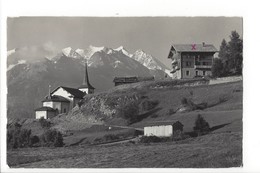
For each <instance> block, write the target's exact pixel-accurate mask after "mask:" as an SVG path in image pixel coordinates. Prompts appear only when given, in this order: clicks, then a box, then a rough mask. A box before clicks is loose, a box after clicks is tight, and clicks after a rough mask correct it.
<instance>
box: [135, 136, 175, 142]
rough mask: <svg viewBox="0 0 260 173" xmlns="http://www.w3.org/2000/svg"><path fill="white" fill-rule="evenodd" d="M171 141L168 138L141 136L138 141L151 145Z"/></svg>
mask: <svg viewBox="0 0 260 173" xmlns="http://www.w3.org/2000/svg"><path fill="white" fill-rule="evenodd" d="M168 141H171V138H170V137H157V136H142V137H141V139H140V142H141V143H152V142H155V143H156V142H168Z"/></svg>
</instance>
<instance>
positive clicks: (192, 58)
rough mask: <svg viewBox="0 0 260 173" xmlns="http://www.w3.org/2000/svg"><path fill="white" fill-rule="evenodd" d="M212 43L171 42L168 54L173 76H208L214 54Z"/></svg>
mask: <svg viewBox="0 0 260 173" xmlns="http://www.w3.org/2000/svg"><path fill="white" fill-rule="evenodd" d="M216 52H217V49H216V48H215V47H214V46H213V45H212V44H205V43H202V44H173V45H171V49H170V52H169V55H168V58H169V59H172V67H173V70H172V72H171V73H173V78H176V79H190V78H194V77H199V76H201V77H202V76H210V75H211V67H212V62H213V57H214V54H215V53H216Z"/></svg>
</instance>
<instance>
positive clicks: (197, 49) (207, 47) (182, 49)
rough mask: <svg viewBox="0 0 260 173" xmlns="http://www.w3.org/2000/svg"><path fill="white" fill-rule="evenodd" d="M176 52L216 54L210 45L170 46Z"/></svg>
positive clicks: (215, 50)
mask: <svg viewBox="0 0 260 173" xmlns="http://www.w3.org/2000/svg"><path fill="white" fill-rule="evenodd" d="M172 47H173V48H174V49H175V50H176V51H177V52H214V53H215V52H217V51H218V50H217V49H216V48H215V46H214V45H212V44H172Z"/></svg>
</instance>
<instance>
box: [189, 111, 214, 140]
mask: <svg viewBox="0 0 260 173" xmlns="http://www.w3.org/2000/svg"><path fill="white" fill-rule="evenodd" d="M193 130H194V131H195V132H196V133H197V135H198V136H200V135H203V134H207V133H208V132H209V131H210V127H209V123H208V122H207V121H206V120H205V119H204V118H203V117H202V116H201V115H200V114H198V116H197V119H196V121H195V126H194V127H193Z"/></svg>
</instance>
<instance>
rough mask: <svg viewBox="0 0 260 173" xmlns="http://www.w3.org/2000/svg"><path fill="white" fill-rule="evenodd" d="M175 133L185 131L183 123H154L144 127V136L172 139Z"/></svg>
mask: <svg viewBox="0 0 260 173" xmlns="http://www.w3.org/2000/svg"><path fill="white" fill-rule="evenodd" d="M175 131H176V132H177V131H181V132H182V131H183V124H182V123H181V122H179V121H176V122H174V123H173V122H154V123H150V124H147V125H146V126H145V127H144V136H158V137H172V136H173V134H174V133H175Z"/></svg>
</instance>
